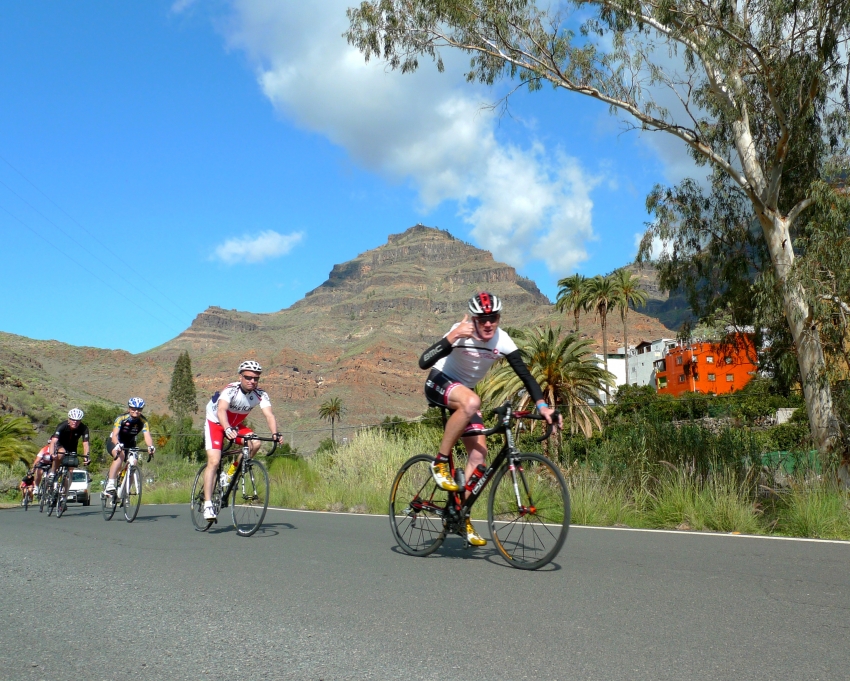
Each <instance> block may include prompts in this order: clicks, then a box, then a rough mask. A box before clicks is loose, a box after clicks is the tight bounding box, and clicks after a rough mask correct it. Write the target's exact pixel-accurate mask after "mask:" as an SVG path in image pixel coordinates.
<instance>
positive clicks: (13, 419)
mask: <svg viewBox="0 0 850 681" xmlns="http://www.w3.org/2000/svg"><path fill="white" fill-rule="evenodd" d="M33 435H34V431H33V429H32V424H31V423H30V422H29V419H27V418H24V417H23V416H0V464H6V465H7V466H11V465H12V464H14V463H17V462H18V461H22V462H23V463H25V464H26V465H27V466H29V465H32V462H33V460H34V459H35V451H36V449H37V447H36V444H35V442H33V440H32V437H33Z"/></svg>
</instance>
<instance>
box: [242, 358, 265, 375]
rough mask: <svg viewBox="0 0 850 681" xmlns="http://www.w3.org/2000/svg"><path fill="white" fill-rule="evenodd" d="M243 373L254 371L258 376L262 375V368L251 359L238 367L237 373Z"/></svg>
mask: <svg viewBox="0 0 850 681" xmlns="http://www.w3.org/2000/svg"><path fill="white" fill-rule="evenodd" d="M243 371H256V372H257V373H258V374H261V373H263V367H261V366H260V365H259V363H258V362H255V361H254V360H253V359H249V360H247V361H245V362H242V364H240V365H239V373H240V374H241V373H242V372H243Z"/></svg>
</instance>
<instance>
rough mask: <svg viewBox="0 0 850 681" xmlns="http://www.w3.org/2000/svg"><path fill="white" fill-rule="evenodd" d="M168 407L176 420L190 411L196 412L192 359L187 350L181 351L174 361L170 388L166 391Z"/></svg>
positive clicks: (196, 396)
mask: <svg viewBox="0 0 850 681" xmlns="http://www.w3.org/2000/svg"><path fill="white" fill-rule="evenodd" d="M168 408H169V409H171V412H172V413H173V414H174V416H175V417H176V418H177V419H178V420H181V419H183V418H185V417H186V416H188V415H189V414H190V413H193V414H196V413H197V412H198V395H197V391H196V390H195V380H194V379H193V378H192V360H191V359H190V358H189V352H188V351H187V350H184V351H183V352H181V353H180V355H179V356H178V357H177V361H176V362H175V363H174V371H173V372H172V374H171V389H170V390H169V391H168Z"/></svg>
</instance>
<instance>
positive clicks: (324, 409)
mask: <svg viewBox="0 0 850 681" xmlns="http://www.w3.org/2000/svg"><path fill="white" fill-rule="evenodd" d="M344 414H345V407H344V406H343V404H342V400H341V399H340V398H339V397H332V398H330V399H329V400H327V401H326V402H322V404H321V405H319V418H321V419H324V420H325V421H330V422H331V440H332V441H333V442H336V432H335V430H334V423H335V422H336V421H342V417H343V415H344Z"/></svg>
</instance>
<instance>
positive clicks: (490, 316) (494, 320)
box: [475, 312, 500, 324]
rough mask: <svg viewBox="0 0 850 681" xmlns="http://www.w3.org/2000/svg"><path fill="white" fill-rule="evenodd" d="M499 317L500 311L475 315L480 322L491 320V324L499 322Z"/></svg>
mask: <svg viewBox="0 0 850 681" xmlns="http://www.w3.org/2000/svg"><path fill="white" fill-rule="evenodd" d="M499 317H500V315H499V313H498V312H497V313H494V314H480V315H477V316H476V317H475V320H476V321H477V322H478V323H479V324H486V323H487V322H490V323H491V324H498V323H499Z"/></svg>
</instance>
